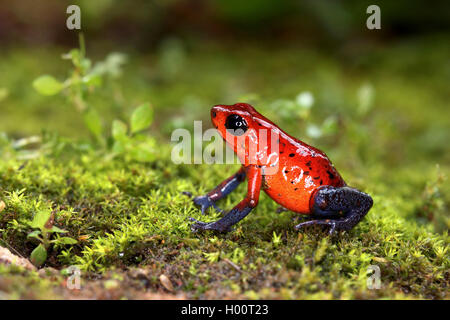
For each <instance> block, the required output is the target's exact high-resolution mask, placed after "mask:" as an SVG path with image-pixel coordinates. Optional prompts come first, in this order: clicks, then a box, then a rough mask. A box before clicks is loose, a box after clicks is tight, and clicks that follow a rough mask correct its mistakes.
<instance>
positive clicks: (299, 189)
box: [189, 103, 373, 235]
mask: <svg viewBox="0 0 450 320" xmlns="http://www.w3.org/2000/svg"><path fill="white" fill-rule="evenodd" d="M210 113H211V121H212V124H213V125H214V127H215V129H216V130H217V131H218V132H219V134H220V136H221V137H222V139H223V140H224V141H225V142H226V144H227V145H228V146H229V147H230V148H231V149H232V150H233V151H234V152H235V153H236V155H237V157H238V158H239V161H240V163H241V167H240V169H239V170H238V171H237V172H236V173H235V174H233V175H232V176H231V177H229V178H227V179H226V180H224V181H223V182H221V183H220V184H219V185H217V186H216V187H215V188H214V189H213V190H211V191H210V192H208V193H207V194H205V195H201V196H197V197H195V198H194V199H193V202H194V204H195V205H196V206H198V207H200V210H201V213H202V214H205V213H206V212H207V210H208V208H210V207H213V208H214V209H216V210H217V211H219V212H222V213H224V212H223V211H222V210H221V209H220V208H218V206H217V205H216V202H217V201H219V200H220V199H223V198H225V197H226V196H227V195H229V194H230V193H231V192H232V191H234V190H235V189H236V188H237V187H238V186H239V185H240V184H241V183H243V182H244V181H245V180H247V193H246V196H245V197H244V199H243V200H241V201H240V202H239V203H237V204H236V205H235V206H234V207H233V208H232V209H231V210H230V211H228V212H226V213H224V216H223V217H222V218H220V219H219V220H217V221H213V222H203V221H199V220H197V219H194V218H192V217H190V218H189V220H190V221H191V222H193V223H192V224H191V230H192V231H193V232H199V231H207V230H212V231H216V232H221V233H226V232H229V231H231V230H232V227H233V226H234V225H235V224H236V223H238V222H239V221H241V220H242V219H244V218H245V217H246V216H247V215H248V214H249V213H250V212H251V211H252V210H253V209H255V208H256V207H257V205H258V201H259V197H260V193H261V190H263V191H264V192H265V193H266V194H267V195H268V196H269V197H270V198H271V199H272V200H274V201H275V202H276V203H278V204H279V205H280V206H281V207H282V208H284V209H285V210H290V211H293V212H295V213H298V214H301V215H304V216H307V217H308V220H307V221H303V222H301V223H299V224H297V225H296V226H295V227H294V228H295V230H297V231H300V230H303V229H305V228H306V227H308V226H313V225H321V226H323V227H324V228H328V233H329V234H330V235H334V234H336V233H337V232H339V231H349V230H351V229H352V228H353V227H354V226H356V225H357V224H358V223H359V222H360V221H361V220H362V219H363V218H364V217H365V216H366V214H367V213H368V212H369V210H370V209H371V207H372V205H373V200H372V197H371V196H370V195H368V194H367V193H364V192H362V191H360V190H358V189H356V188H352V187H350V186H348V185H347V184H346V182H345V181H344V179H343V178H342V176H341V175H340V174H339V172H338V171H337V170H336V168H335V167H334V165H333V163H332V162H331V161H330V159H329V158H328V157H327V155H326V154H325V153H324V152H323V151H321V150H319V149H318V148H315V147H313V146H311V145H308V144H306V143H305V142H303V141H301V140H299V139H297V138H295V137H293V136H291V135H289V134H288V133H286V132H285V131H283V130H282V129H281V128H280V127H278V126H277V125H276V124H275V123H273V122H272V121H270V120H269V119H267V118H266V117H264V116H263V115H262V114H260V113H259V112H258V111H256V109H255V108H254V107H253V106H252V105H250V104H248V103H235V104H233V105H215V106H213V107H212V108H211V112H210ZM264 132H265V134H264V135H263V133H264ZM269 135H271V138H270V139H269V138H268V136H269ZM274 137H275V138H274ZM261 138H263V139H261ZM250 150H253V151H252V152H250ZM255 150H256V151H255ZM325 230H326V229H325Z"/></svg>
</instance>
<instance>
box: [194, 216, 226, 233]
mask: <svg viewBox="0 0 450 320" xmlns="http://www.w3.org/2000/svg"><path fill="white" fill-rule="evenodd" d="M189 220H190V221H192V222H195V223H193V224H192V225H191V230H192V232H197V231H206V230H213V231H218V232H228V231H231V228H225V227H224V226H223V225H221V224H218V223H217V221H216V222H203V221H198V220H197V219H194V218H189Z"/></svg>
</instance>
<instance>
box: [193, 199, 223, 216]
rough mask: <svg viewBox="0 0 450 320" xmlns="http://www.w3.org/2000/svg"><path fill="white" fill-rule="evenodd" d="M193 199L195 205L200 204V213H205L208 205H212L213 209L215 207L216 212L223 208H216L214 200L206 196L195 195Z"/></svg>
mask: <svg viewBox="0 0 450 320" xmlns="http://www.w3.org/2000/svg"><path fill="white" fill-rule="evenodd" d="M193 201H194V203H195V204H196V205H197V206H200V209H201V210H202V214H205V213H206V210H207V209H208V208H209V207H213V208H214V209H216V211H217V212H220V213H222V212H223V210H222V209H220V208H218V207H217V206H216V204H215V203H214V201H212V200H211V199H210V198H209V197H208V196H198V197H195V198H194V200H193Z"/></svg>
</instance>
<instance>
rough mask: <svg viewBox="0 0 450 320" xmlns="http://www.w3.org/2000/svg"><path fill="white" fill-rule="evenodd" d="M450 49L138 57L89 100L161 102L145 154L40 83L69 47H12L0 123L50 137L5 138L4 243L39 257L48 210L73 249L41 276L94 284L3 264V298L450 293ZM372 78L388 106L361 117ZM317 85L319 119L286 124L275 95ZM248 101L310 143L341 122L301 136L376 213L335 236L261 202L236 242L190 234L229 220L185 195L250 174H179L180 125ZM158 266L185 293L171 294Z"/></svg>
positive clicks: (120, 113) (227, 169)
mask: <svg viewBox="0 0 450 320" xmlns="http://www.w3.org/2000/svg"><path fill="white" fill-rule="evenodd" d="M445 43H448V41H447V42H446V41H436V39H432V40H426V39H425V40H423V41H419V42H413V43H403V44H401V45H397V46H393V47H383V48H373V50H371V51H368V52H362V53H361V54H360V55H351V56H348V55H346V54H345V53H344V54H342V56H338V57H336V56H329V55H328V54H326V53H319V52H315V51H309V50H305V49H298V48H292V49H286V50H271V51H270V54H269V53H267V52H266V51H264V50H260V49H259V48H255V47H252V46H249V47H242V49H241V50H240V51H239V52H227V51H224V48H215V47H208V48H197V49H191V50H192V51H190V52H188V51H187V52H184V53H183V54H184V55H185V56H184V58H183V59H184V63H181V65H180V66H176V67H175V69H174V70H175V71H173V72H174V73H173V74H171V73H170V72H169V73H168V70H167V68H168V67H167V66H164V63H162V62H161V61H164V59H163V57H161V56H148V57H147V56H133V53H131V57H132V59H130V64H129V66H128V68H127V69H126V72H125V74H124V76H123V78H122V79H121V80H120V81H119V84H117V83H115V84H107V85H106V89H105V90H104V92H100V93H99V94H97V96H93V98H91V100H90V102H91V103H92V104H93V105H95V106H96V107H97V108H98V109H99V110H104V111H105V113H104V119H105V123H110V119H109V117H111V115H114V116H115V117H124V115H125V114H127V113H128V112H129V109H127V108H125V109H123V108H120V107H119V106H121V105H123V104H126V105H128V106H129V107H130V108H131V107H133V106H135V105H137V104H139V103H141V102H142V101H145V100H150V101H152V103H153V105H154V108H155V123H154V124H153V127H152V130H151V131H150V132H149V135H152V136H154V137H156V139H158V141H160V145H159V147H158V150H155V156H156V158H155V160H154V161H150V162H136V161H133V160H130V159H127V158H126V157H116V158H111V157H109V156H108V153H106V154H105V152H101V151H99V147H98V146H96V145H95V144H93V143H91V142H87V141H88V140H87V139H88V134H87V132H86V130H85V129H84V128H83V125H82V123H81V121H80V119H79V116H78V115H77V114H76V112H75V111H73V110H72V109H70V106H69V105H68V104H67V102H66V101H64V99H61V98H58V97H56V98H43V97H39V96H37V94H36V93H35V92H33V91H32V88H31V85H30V84H31V82H32V79H33V78H34V77H36V76H37V75H39V74H41V73H51V72H54V73H58V72H60V74H61V75H64V74H65V73H64V70H65V69H64V67H65V64H64V63H63V62H61V64H57V63H55V61H54V56H55V55H56V54H57V52H59V51H58V50H59V49H53V50H49V51H45V52H40V51H36V52H33V54H34V57H33V55H32V54H31V53H30V52H27V53H26V54H25V53H23V52H24V51H22V50H21V49H17V50H11V51H9V52H6V53H2V59H0V61H1V62H0V68H1V69H2V70H3V71H7V73H4V72H2V74H8V76H7V77H5V78H2V79H1V80H0V87H4V88H7V89H8V96H7V97H6V98H5V99H3V101H1V102H0V103H1V112H2V118H1V119H0V125H1V129H2V130H1V131H5V132H7V133H8V135H9V136H10V137H13V138H19V137H23V136H27V135H31V134H39V132H40V130H41V129H42V128H46V131H47V132H46V133H44V134H43V135H42V142H41V143H40V144H39V145H38V146H36V148H37V149H38V150H40V151H39V152H40V155H39V156H38V157H35V158H33V159H29V160H24V159H22V158H21V157H20V156H19V155H18V154H17V153H16V151H14V150H12V149H11V148H10V147H8V145H7V143H6V142H5V143H4V145H3V149H0V150H2V158H1V160H0V199H1V200H2V201H4V202H5V205H6V206H5V209H4V210H3V211H2V212H0V232H1V241H2V244H3V245H4V246H7V247H10V248H13V249H14V252H17V253H19V254H20V255H22V256H25V257H29V255H30V253H31V251H32V250H33V249H34V248H35V247H36V243H35V242H33V241H32V240H30V239H27V234H28V233H29V232H30V231H31V229H30V228H29V227H28V226H27V221H30V220H31V219H32V217H33V215H34V214H35V213H36V212H37V211H40V210H50V211H53V212H54V213H55V219H56V220H55V224H56V225H57V226H59V227H60V228H63V229H65V230H68V234H67V236H70V237H72V238H74V239H77V240H78V243H77V244H76V245H72V246H69V245H66V246H64V245H60V246H55V247H52V248H51V249H50V250H49V257H48V259H47V262H46V264H45V266H46V267H54V268H56V269H58V270H62V269H64V268H66V267H68V266H70V265H77V266H79V267H80V268H81V270H82V275H83V277H82V289H81V291H76V292H74V291H70V290H68V289H64V288H65V287H64V281H65V280H64V279H65V277H64V276H63V275H62V274H59V273H57V274H52V275H46V274H41V275H38V274H37V272H30V271H24V270H21V269H18V268H15V267H11V266H10V267H5V266H0V292H1V294H2V297H6V298H61V297H66V298H67V297H68V298H71V297H88V298H174V297H181V298H184V297H186V298H216V299H217V298H219V299H221V298H252V299H262V298H268V299H272V298H274V299H314V298H325V299H353V298H390V299H395V298H398V299H409V298H413V299H414V298H434V299H448V298H449V293H448V285H449V281H450V271H449V269H450V268H449V267H450V262H449V250H448V248H449V236H448V229H449V226H450V218H449V215H448V211H447V210H448V205H449V201H450V196H449V188H448V183H446V182H445V177H446V176H448V174H449V173H450V166H449V163H450V155H449V152H448V139H449V138H450V135H449V131H448V126H449V121H450V120H449V119H450V117H449V115H450V114H449V109H448V98H449V97H448V88H447V87H446V86H447V85H446V84H448V78H449V70H450V66H449V64H448V59H447V58H448V55H449V53H450V47H448V45H447V46H445ZM224 52H225V53H224ZM152 61H158V63H154V62H152ZM170 68H172V67H170ZM177 68H178V69H177ZM170 70H172V69H170ZM171 72H172V71H171ZM367 83H369V84H370V87H371V88H373V91H374V92H375V98H374V101H373V102H372V103H371V107H370V110H363V111H361V110H360V109H358V106H359V105H360V102H358V92H359V91H358V90H360V88H361V87H364V86H365V85H366V84H367ZM305 90H308V91H310V92H312V93H313V94H314V97H315V98H316V99H315V100H316V103H315V105H314V107H313V109H312V111H311V113H312V115H311V118H309V119H308V121H304V122H302V121H293V120H292V119H288V118H283V117H282V113H281V112H278V111H277V110H274V109H273V108H272V106H273V104H272V102H273V101H275V100H276V99H281V98H284V99H293V98H294V97H295V95H296V94H297V93H298V92H300V91H305ZM255 92H257V93H258V94H252V93H255ZM238 100H245V101H250V102H255V103H256V106H258V107H259V109H260V110H262V111H263V113H265V114H267V115H268V117H269V118H272V119H273V120H274V121H275V122H276V123H278V124H279V125H280V126H281V127H283V128H284V129H286V131H288V132H289V133H291V134H293V135H294V136H297V137H300V138H303V134H304V132H305V131H304V129H305V128H304V127H305V126H306V125H307V122H309V121H311V122H320V121H322V120H323V119H326V118H327V117H328V116H330V115H333V116H336V117H337V119H338V122H337V123H338V129H337V131H336V132H334V133H333V134H331V135H329V136H324V137H320V138H311V137H310V138H308V137H305V140H306V141H307V142H308V143H311V144H314V145H316V146H318V147H319V148H321V149H323V150H324V151H325V152H326V153H327V154H328V155H329V157H330V158H331V159H332V160H333V162H334V164H335V166H336V167H337V169H338V170H340V172H341V173H342V175H343V177H344V178H345V180H346V181H347V182H348V183H349V184H350V185H352V186H355V187H357V188H359V189H361V190H364V191H365V192H368V193H369V194H371V195H372V197H373V199H374V206H373V208H372V209H371V211H370V212H369V214H368V215H367V217H366V218H365V219H364V220H363V221H362V222H361V223H360V224H359V225H358V226H357V227H355V228H354V229H353V230H351V231H350V232H345V233H342V234H339V235H337V236H335V237H329V236H327V234H326V232H324V231H323V230H321V229H319V228H310V229H307V230H305V231H304V232H300V233H298V232H296V231H294V230H293V226H294V225H295V223H296V221H294V220H293V219H294V218H295V217H296V215H295V214H294V213H291V212H282V213H277V207H278V206H277V205H276V203H275V202H273V201H272V200H271V199H270V198H269V197H267V196H266V195H262V197H261V200H260V203H259V205H258V207H257V209H256V210H254V212H252V213H251V214H250V215H249V216H248V217H247V218H246V219H245V220H243V221H242V222H241V223H239V224H238V225H237V227H236V229H235V230H234V231H233V232H231V233H228V234H225V235H222V234H220V235H217V234H211V233H206V234H194V233H192V232H191V230H190V228H189V225H190V222H189V221H188V217H194V218H197V219H200V220H207V221H212V220H215V219H217V218H218V216H219V215H218V214H217V213H215V212H212V211H211V212H209V214H208V215H207V216H201V214H200V212H199V210H198V208H196V207H195V206H194V205H193V204H192V201H191V199H190V198H189V197H188V196H186V195H184V194H183V193H182V192H184V191H188V192H191V193H192V194H194V195H200V194H204V193H206V192H207V191H209V190H210V189H211V188H213V187H214V186H215V185H217V184H218V183H219V182H221V181H222V180H223V179H225V178H227V177H228V176H230V175H231V174H232V173H234V172H235V171H236V170H237V168H238V165H207V164H204V165H175V164H174V163H173V162H172V160H171V145H170V142H169V137H170V132H171V130H172V129H173V128H176V127H179V126H183V127H187V128H191V127H192V121H193V120H194V119H203V120H206V121H208V122H206V123H208V125H209V120H208V115H209V107H210V105H212V104H215V103H233V102H235V101H238ZM124 101H125V102H126V103H124ZM107 110H108V111H107ZM358 110H359V111H358ZM204 126H206V125H205V124H204ZM49 132H50V133H49ZM54 132H58V134H54ZM244 193H245V186H240V187H239V188H238V189H237V190H236V191H235V192H233V193H232V194H231V195H230V196H229V197H228V198H226V199H225V200H222V201H220V202H219V203H218V205H219V206H220V207H222V208H224V209H230V208H231V207H232V206H233V204H235V203H237V202H238V201H240V200H241V199H242V197H243V195H244ZM370 265H377V266H379V267H380V270H381V288H380V289H375V290H370V289H368V288H367V271H368V267H369V266H370ZM162 274H164V275H166V276H167V277H168V278H169V279H170V281H171V283H172V285H173V290H172V292H171V293H170V295H166V294H167V289H166V286H164V285H163V284H162V283H161V281H160V276H161V275H162ZM83 288H84V289H83ZM158 294H160V295H158Z"/></svg>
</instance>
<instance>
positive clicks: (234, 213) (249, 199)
mask: <svg viewBox="0 0 450 320" xmlns="http://www.w3.org/2000/svg"><path fill="white" fill-rule="evenodd" d="M246 169H247V170H246V171H247V180H248V186H247V196H246V197H245V199H244V200H242V201H241V202H239V203H238V204H237V205H236V206H235V207H234V208H233V209H231V210H230V211H229V212H228V213H227V214H226V215H225V216H224V217H223V218H222V219H219V220H217V221H215V222H209V223H207V222H202V221H198V220H195V219H194V218H190V220H191V221H194V222H195V223H194V224H193V225H192V226H191V229H192V231H194V232H195V231H197V230H215V231H219V232H228V231H230V230H231V226H233V225H234V224H236V223H238V222H239V221H241V220H242V219H243V218H245V217H246V216H247V215H248V214H249V213H250V211H252V209H253V208H254V207H256V205H257V204H258V200H259V193H260V190H261V183H262V175H261V168H258V167H256V166H248V167H246Z"/></svg>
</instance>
